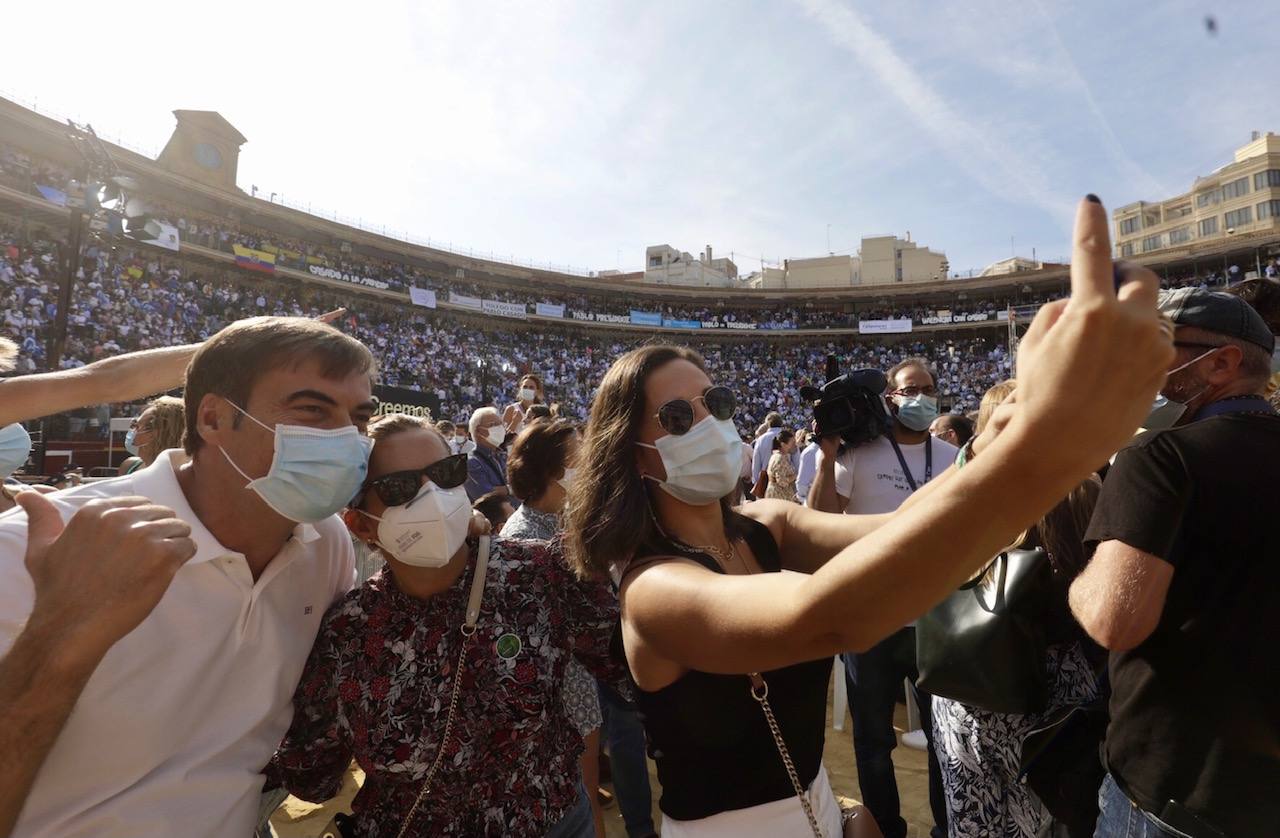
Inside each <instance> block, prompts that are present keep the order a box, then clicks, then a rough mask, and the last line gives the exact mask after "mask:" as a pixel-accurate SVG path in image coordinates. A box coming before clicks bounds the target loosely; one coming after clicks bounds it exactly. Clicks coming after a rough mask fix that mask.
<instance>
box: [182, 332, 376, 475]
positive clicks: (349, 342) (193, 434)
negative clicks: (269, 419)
mask: <svg viewBox="0 0 1280 838" xmlns="http://www.w3.org/2000/svg"><path fill="white" fill-rule="evenodd" d="M307 361H317V362H319V364H320V374H321V375H323V376H324V377H325V378H330V379H334V380H338V379H343V378H346V377H347V376H349V375H352V374H353V373H365V374H368V376H369V379H370V381H371V382H372V381H373V379H374V377H375V376H376V374H377V363H376V362H375V361H374V359H373V355H372V354H371V353H370V352H369V348H368V347H366V346H365V345H364V344H363V343H361V342H360V341H358V340H356V339H355V338H353V337H350V336H349V335H344V334H343V333H342V332H340V331H338V330H337V329H335V328H334V327H332V326H330V325H328V324H326V323H321V322H320V321H318V320H310V319H308V318H305V317H251V318H249V319H247V320H241V321H239V322H237V323H232V324H231V325H230V326H228V327H226V328H225V329H223V330H222V331H220V332H218V333H217V334H216V335H214V336H213V337H211V338H209V339H208V340H207V341H205V342H204V344H203V345H201V347H200V348H199V349H197V350H196V354H195V355H194V356H193V357H192V358H191V363H190V364H188V365H187V374H186V389H185V391H184V393H183V401H184V402H186V414H187V417H186V418H187V429H186V432H185V434H184V435H183V439H182V444H183V447H184V448H185V449H186V451H187V453H188V454H190V455H194V454H195V453H196V451H198V450H200V446H201V445H203V444H204V440H203V439H201V438H200V432H199V430H198V428H197V420H196V415H197V413H198V412H199V410H200V402H201V401H202V400H203V399H204V397H205V396H206V395H208V394H210V393H212V394H214V395H216V396H222V397H223V398H225V399H227V400H228V401H231V402H233V403H234V404H236V405H237V406H239V407H240V408H241V409H242V410H248V402H249V395H250V394H251V393H252V392H253V388H254V386H255V385H256V384H257V383H258V379H260V378H261V377H262V375H263V374H264V373H267V372H271V371H273V370H278V369H280V368H282V367H290V366H291V367H295V368H296V367H297V366H299V365H300V364H303V363H305V362H307ZM239 420H240V415H239V414H237V415H236V424H237V425H238V424H239Z"/></svg>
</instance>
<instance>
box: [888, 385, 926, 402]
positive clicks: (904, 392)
mask: <svg viewBox="0 0 1280 838" xmlns="http://www.w3.org/2000/svg"><path fill="white" fill-rule="evenodd" d="M889 395H891V396H906V397H907V398H909V399H914V398H915V397H916V396H936V395H938V388H937V387H934V386H933V385H932V384H930V385H929V386H928V387H914V386H912V387H902V388H900V389H898V390H894V391H893V392H892V393H890V394H889Z"/></svg>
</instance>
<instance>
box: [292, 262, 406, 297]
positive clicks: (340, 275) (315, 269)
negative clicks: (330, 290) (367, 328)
mask: <svg viewBox="0 0 1280 838" xmlns="http://www.w3.org/2000/svg"><path fill="white" fill-rule="evenodd" d="M307 269H308V270H309V271H311V273H312V274H313V275H314V276H322V277H324V278H325V279H336V280H339V281H340V282H350V283H351V284H352V285H365V286H367V287H369V288H378V289H380V290H382V291H386V290H387V289H388V288H390V287H391V285H390V284H389V283H386V282H383V281H382V280H380V279H374V278H373V277H370V276H360V275H359V274H352V273H347V272H346V271H340V270H338V269H337V268H330V267H329V266H328V265H309V266H308V267H307Z"/></svg>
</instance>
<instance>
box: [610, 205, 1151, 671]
mask: <svg viewBox="0 0 1280 838" xmlns="http://www.w3.org/2000/svg"><path fill="white" fill-rule="evenodd" d="M1107 224H1108V220H1107V217H1106V213H1105V212H1104V211H1103V209H1102V206H1101V205H1100V204H1098V203H1096V202H1093V201H1087V202H1082V204H1081V207H1080V211H1079V216H1078V219H1077V229H1076V251H1075V257H1074V258H1073V260H1072V274H1071V276H1072V292H1073V293H1072V298H1071V300H1070V302H1059V303H1053V304H1050V305H1048V306H1045V307H1044V308H1043V309H1042V310H1041V312H1040V314H1039V315H1037V317H1036V320H1035V322H1034V323H1033V324H1032V326H1031V328H1030V329H1029V330H1028V333H1027V335H1026V337H1025V338H1024V339H1023V343H1022V346H1021V348H1020V355H1019V366H1018V378H1019V384H1018V400H1017V403H1016V404H1015V405H1013V406H1012V414H1011V417H1010V418H1009V421H1008V425H1007V426H1006V428H1005V429H1004V431H1003V432H1002V433H1001V434H1000V435H999V436H998V437H997V438H996V439H994V440H992V441H991V442H990V444H989V445H988V446H987V447H986V448H985V449H984V450H983V452H982V456H980V457H978V458H976V459H975V460H974V461H973V462H971V463H969V464H968V465H966V466H965V468H963V469H960V470H955V469H952V470H951V471H950V472H949V473H947V474H945V475H944V477H943V479H939V480H937V481H934V482H936V483H937V485H936V486H931V487H930V489H929V491H928V492H921V493H920V494H919V496H918V497H917V498H914V499H913V501H912V502H911V503H910V504H905V505H904V506H903V507H902V508H900V509H899V510H898V511H897V512H895V513H893V514H892V515H891V516H890V518H889V520H888V521H887V522H886V523H883V524H882V525H881V526H879V527H878V528H874V529H871V530H870V531H869V532H867V533H866V534H864V535H863V536H862V537H861V538H860V539H859V540H857V541H855V542H854V543H852V544H851V545H849V546H847V547H845V548H844V549H843V550H841V551H840V552H839V553H838V554H837V555H836V556H835V558H834V559H832V560H831V561H828V562H827V563H826V564H825V565H823V566H822V567H821V568H819V569H818V570H817V571H816V572H815V573H813V574H812V575H804V574H791V573H782V574H761V575H755V576H725V575H720V574H713V573H710V572H709V571H706V570H703V569H702V568H699V567H697V566H694V565H691V564H689V563H687V562H665V563H661V564H656V565H653V566H651V567H648V568H644V569H642V570H639V571H638V572H636V573H635V574H634V575H633V576H632V577H631V578H630V579H628V581H627V584H626V586H625V587H624V589H623V593H622V597H623V599H622V606H623V614H624V626H625V629H626V631H627V633H628V641H629V643H628V653H629V654H631V653H632V649H633V648H634V647H635V646H636V643H635V642H633V641H638V643H639V644H641V645H643V646H644V647H648V648H651V649H652V650H653V651H654V652H655V653H656V654H657V655H660V656H661V657H663V658H665V659H667V660H669V661H673V662H676V663H678V664H680V665H682V666H684V667H687V668H693V669H701V670H704V671H709V672H724V673H737V672H749V671H755V670H764V669H771V668H776V667H778V666H782V665H785V664H790V663H794V662H796V661H802V660H811V659H815V658H819V657H824V656H827V655H831V654H834V653H835V652H838V651H841V650H847V649H866V648H868V647H869V646H871V645H873V644H874V643H876V642H877V641H879V640H880V639H882V638H883V637H885V636H887V635H888V634H889V633H890V632H892V631H893V630H895V629H897V628H898V627H900V626H902V625H903V624H904V623H906V622H907V621H909V620H910V619H912V618H913V617H916V616H919V615H920V614H921V613H923V612H924V611H925V610H926V609H928V608H929V607H931V606H932V605H934V604H935V603H936V602H938V601H939V600H941V599H942V598H943V597H944V596H945V595H946V594H947V593H949V592H950V591H952V590H954V589H955V588H956V587H958V586H959V585H960V584H961V583H962V582H964V581H965V580H966V579H968V578H969V577H970V576H971V575H972V573H973V572H974V571H975V570H977V569H978V568H979V567H980V566H981V565H982V564H983V563H985V562H987V561H989V560H990V558H991V557H992V556H993V555H995V554H996V553H997V552H999V551H1000V549H1001V548H1003V547H1004V546H1006V545H1007V544H1008V543H1009V541H1010V540H1011V539H1012V538H1013V536H1014V535H1016V534H1017V533H1019V532H1021V531H1022V530H1024V529H1025V528H1027V527H1028V526H1030V525H1031V524H1032V523H1033V522H1035V521H1036V520H1038V519H1039V518H1040V517H1041V516H1042V515H1043V514H1044V513H1045V512H1046V511H1047V510H1049V509H1050V508H1051V507H1052V506H1053V505H1054V504H1055V503H1057V502H1058V501H1059V500H1060V499H1061V498H1062V497H1064V496H1065V495H1066V494H1067V493H1068V492H1069V491H1070V490H1071V488H1072V487H1074V486H1075V485H1076V484H1077V483H1079V481H1080V480H1082V479H1084V478H1085V477H1086V476H1087V475H1088V474H1089V473H1090V472H1091V471H1092V470H1093V468H1094V467H1095V466H1096V464H1097V463H1099V462H1102V461H1104V460H1106V459H1107V458H1108V457H1110V456H1111V454H1112V453H1113V452H1114V451H1116V450H1117V449H1118V448H1120V446H1121V445H1123V444H1124V443H1125V442H1126V441H1127V440H1128V438H1129V437H1130V435H1131V434H1132V433H1133V430H1134V429H1135V428H1137V427H1138V425H1139V423H1140V422H1141V421H1142V419H1143V418H1144V417H1145V416H1146V413H1147V411H1148V408H1149V404H1150V400H1151V399H1152V398H1153V397H1154V396H1155V393H1156V391H1157V390H1158V389H1159V387H1160V386H1161V384H1162V383H1163V381H1164V377H1165V370H1166V369H1168V364H1169V361H1170V359H1171V357H1172V353H1173V348H1172V341H1171V335H1170V333H1169V331H1168V330H1167V329H1166V328H1164V326H1163V324H1162V323H1161V321H1160V319H1159V317H1158V315H1157V312H1156V309H1155V297H1156V290H1157V285H1158V282H1157V279H1156V277H1155V275H1154V274H1152V273H1151V272H1149V271H1146V270H1143V269H1137V268H1131V269H1127V271H1126V275H1125V278H1126V283H1125V284H1124V285H1123V286H1122V288H1121V290H1120V292H1119V295H1118V296H1117V294H1116V293H1115V291H1114V290H1113V285H1112V277H1113V269H1112V264H1111V260H1110V255H1109V252H1110V245H1109V241H1108V235H1107ZM1120 356H1123V357H1125V358H1126V363H1125V364H1123V365H1118V366H1117V365H1116V364H1115V363H1114V358H1116V357H1120ZM1086 402H1087V403H1089V404H1091V405H1092V409H1091V410H1089V411H1087V412H1085V413H1075V414H1072V415H1070V416H1066V415H1064V414H1063V413H1062V411H1061V405H1063V404H1081V403H1086ZM796 521H797V522H799V521H801V518H797V519H796ZM823 524H824V525H825V522H823ZM852 526H854V527H856V526H858V525H857V524H854V525H852ZM789 534H790V530H789V529H788V530H787V531H786V532H784V534H783V539H782V541H783V543H784V544H785V543H786V540H787V538H788V537H789ZM830 537H831V536H830V535H828V536H820V535H818V536H811V539H812V541H811V542H810V543H811V544H812V545H813V546H814V547H815V548H816V546H817V545H818V544H820V543H821V544H827V543H828V539H829V538H830ZM793 546H794V545H793ZM633 671H634V667H633Z"/></svg>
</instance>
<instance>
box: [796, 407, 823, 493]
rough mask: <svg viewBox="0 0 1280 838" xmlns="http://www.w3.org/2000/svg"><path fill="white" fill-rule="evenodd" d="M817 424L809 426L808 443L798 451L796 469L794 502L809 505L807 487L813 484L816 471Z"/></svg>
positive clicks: (817, 448)
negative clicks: (798, 463)
mask: <svg viewBox="0 0 1280 838" xmlns="http://www.w3.org/2000/svg"><path fill="white" fill-rule="evenodd" d="M817 430H818V428H817V425H814V424H811V425H810V427H809V443H808V444H807V445H806V446H805V447H804V450H803V451H801V452H800V465H799V467H798V468H797V469H796V502H797V503H800V504H803V505H805V506H808V505H809V489H810V488H812V486H813V478H814V477H815V476H816V475H817V473H818V450H819V446H818V434H817Z"/></svg>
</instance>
